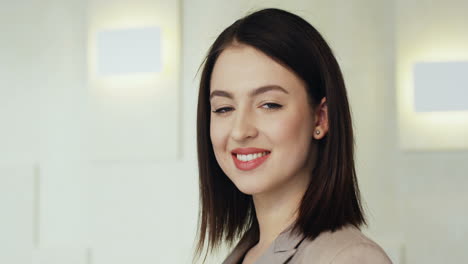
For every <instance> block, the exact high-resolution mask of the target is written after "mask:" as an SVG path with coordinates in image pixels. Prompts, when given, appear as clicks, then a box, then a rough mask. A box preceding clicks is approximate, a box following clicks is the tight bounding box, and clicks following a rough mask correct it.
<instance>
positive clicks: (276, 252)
mask: <svg viewBox="0 0 468 264" xmlns="http://www.w3.org/2000/svg"><path fill="white" fill-rule="evenodd" d="M292 227H293V224H291V225H290V226H289V227H287V228H286V229H285V230H284V231H283V232H281V233H280V234H279V235H278V237H277V238H276V239H275V240H274V241H273V243H272V244H271V246H270V247H269V248H268V249H267V250H266V251H265V253H264V254H263V255H262V256H261V257H260V258H259V259H257V261H255V264H285V263H287V262H288V260H290V259H291V258H292V257H293V256H294V254H295V253H296V251H297V247H298V246H299V245H300V243H301V242H302V241H303V240H304V236H303V235H302V234H297V233H295V232H292V231H293V230H292ZM257 242H258V237H252V235H251V234H249V233H246V235H245V236H244V237H243V238H242V239H241V241H240V242H239V243H238V244H237V246H236V247H235V248H234V250H233V251H232V252H231V254H230V255H229V256H228V257H227V258H226V260H225V261H224V262H223V264H238V263H239V261H240V260H241V259H242V257H243V256H244V254H245V253H246V252H247V251H248V250H249V249H250V248H251V247H253V246H254V245H255V244H257Z"/></svg>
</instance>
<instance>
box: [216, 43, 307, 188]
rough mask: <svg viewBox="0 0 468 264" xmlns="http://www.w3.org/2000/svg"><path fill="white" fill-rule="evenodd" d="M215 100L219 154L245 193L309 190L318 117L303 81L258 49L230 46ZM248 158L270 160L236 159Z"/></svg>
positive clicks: (222, 58) (221, 64)
mask: <svg viewBox="0 0 468 264" xmlns="http://www.w3.org/2000/svg"><path fill="white" fill-rule="evenodd" d="M210 97H211V99H210V103H211V117H210V120H211V125H210V137H211V142H212V144H213V151H214V154H215V157H216V160H217V162H218V164H219V165H220V167H221V169H222V170H223V171H224V173H225V174H226V175H227V176H228V177H229V178H230V179H231V181H232V182H233V183H234V184H235V185H236V187H237V188H238V189H239V190H240V191H241V192H243V193H245V194H252V195H253V194H262V193H268V192H272V191H279V190H282V189H285V188H288V189H291V188H293V189H294V188H295V187H294V186H296V187H297V186H302V187H301V188H306V187H307V183H308V181H309V177H310V172H311V170H312V167H313V164H312V162H311V161H310V160H312V159H311V155H309V154H313V153H312V152H311V151H309V150H310V149H311V147H312V145H311V144H313V143H312V140H313V136H314V135H313V132H314V128H315V125H314V114H313V113H314V112H313V110H312V107H311V106H310V104H309V103H308V100H307V98H308V96H307V92H306V87H305V83H304V82H303V81H302V80H301V79H300V78H299V77H297V75H295V74H294V73H293V72H292V71H290V70H289V69H287V68H285V67H284V66H282V65H281V64H279V63H277V62H276V61H274V60H273V59H271V58H270V57H268V56H267V55H265V54H264V53H262V52H260V51H259V50H257V49H254V48H252V47H250V46H247V45H236V46H230V47H228V48H227V49H225V50H224V51H223V52H222V53H221V54H220V56H219V57H218V59H217V61H216V63H215V66H214V69H213V73H212V76H211V81H210ZM248 148H257V150H255V149H248ZM233 152H235V154H234V155H233ZM242 152H247V153H252V152H253V153H258V152H263V154H265V152H267V155H266V156H264V157H258V155H257V156H255V155H252V157H249V156H242V155H236V154H238V153H242ZM256 157H257V160H252V161H246V158H247V159H252V158H256ZM238 158H240V159H241V160H237V159H238ZM304 185H305V186H304Z"/></svg>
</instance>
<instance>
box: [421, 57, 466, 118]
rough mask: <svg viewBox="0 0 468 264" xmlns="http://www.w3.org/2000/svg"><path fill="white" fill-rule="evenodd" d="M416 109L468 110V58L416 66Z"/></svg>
mask: <svg viewBox="0 0 468 264" xmlns="http://www.w3.org/2000/svg"><path fill="white" fill-rule="evenodd" d="M413 74H414V89H415V90H414V106H415V111H416V112H447V111H468V61H453V62H419V63H416V64H415V65H414V68H413Z"/></svg>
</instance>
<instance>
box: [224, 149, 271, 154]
mask: <svg viewBox="0 0 468 264" xmlns="http://www.w3.org/2000/svg"><path fill="white" fill-rule="evenodd" d="M260 152H271V151H269V150H268V149H261V148H236V149H233V150H232V151H231V153H232V154H242V155H248V154H254V153H260Z"/></svg>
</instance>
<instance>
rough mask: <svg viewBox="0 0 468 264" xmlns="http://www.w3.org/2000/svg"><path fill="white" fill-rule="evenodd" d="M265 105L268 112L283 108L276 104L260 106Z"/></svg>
mask: <svg viewBox="0 0 468 264" xmlns="http://www.w3.org/2000/svg"><path fill="white" fill-rule="evenodd" d="M265 105H267V106H268V108H266V109H268V110H274V109H278V108H281V107H283V106H282V105H280V104H276V103H266V104H263V105H262V106H265Z"/></svg>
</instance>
